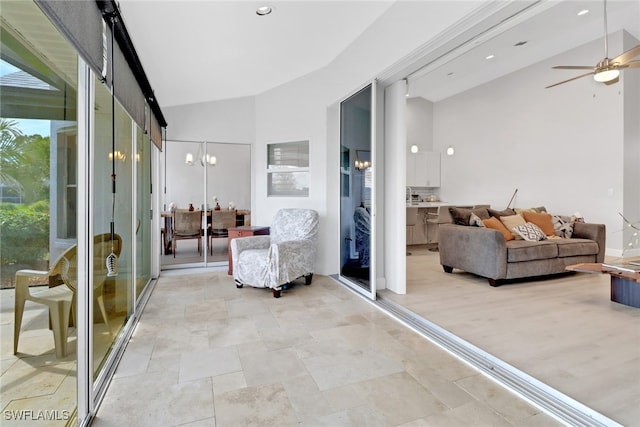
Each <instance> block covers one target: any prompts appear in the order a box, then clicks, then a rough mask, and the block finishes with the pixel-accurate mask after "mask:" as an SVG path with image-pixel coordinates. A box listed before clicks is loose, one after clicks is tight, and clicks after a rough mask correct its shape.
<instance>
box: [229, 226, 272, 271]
mask: <svg viewBox="0 0 640 427" xmlns="http://www.w3.org/2000/svg"><path fill="white" fill-rule="evenodd" d="M228 231H229V237H228V241H227V245H228V247H227V251H228V252H229V271H228V272H227V274H228V275H229V276H231V275H232V274H233V260H232V258H231V241H232V240H233V239H235V238H236V237H249V236H265V235H268V234H269V227H261V226H258V225H245V226H243V227H235V228H229V230H228Z"/></svg>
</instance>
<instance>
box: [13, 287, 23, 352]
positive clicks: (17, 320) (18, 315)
mask: <svg viewBox="0 0 640 427" xmlns="http://www.w3.org/2000/svg"><path fill="white" fill-rule="evenodd" d="M16 280H18V279H16ZM25 302H26V301H25V298H24V295H21V293H20V292H19V291H18V287H16V300H15V307H14V312H13V315H14V320H13V354H18V340H19V339H20V328H21V326H22V316H23V314H24V304H25Z"/></svg>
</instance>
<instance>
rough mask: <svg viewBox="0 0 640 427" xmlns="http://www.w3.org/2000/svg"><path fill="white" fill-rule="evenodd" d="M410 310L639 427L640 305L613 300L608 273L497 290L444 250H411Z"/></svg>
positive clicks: (401, 298)
mask: <svg viewBox="0 0 640 427" xmlns="http://www.w3.org/2000/svg"><path fill="white" fill-rule="evenodd" d="M409 250H410V252H411V253H412V255H411V256H408V257H407V294H406V295H396V294H393V293H391V292H386V291H383V292H384V296H385V297H387V298H389V299H392V300H394V301H396V302H398V303H400V304H402V305H403V306H404V307H406V308H408V309H409V310H411V311H413V312H415V313H417V314H420V315H421V316H422V317H424V318H426V319H428V320H430V321H432V322H434V323H436V324H437V325H439V326H441V327H443V328H445V329H447V330H449V331H450V332H452V333H454V334H456V335H458V336H459V337H461V338H463V339H464V340H466V341H468V342H470V343H472V344H474V345H475V346H477V347H480V348H482V349H483V350H485V351H487V352H489V353H491V354H492V355H494V356H496V357H498V358H500V359H502V360H504V361H505V362H507V363H509V364H510V365H512V366H515V367H516V368H518V369H520V370H521V371H523V372H525V373H527V374H529V375H531V376H533V377H534V378H536V379H538V380H540V381H542V382H544V383H546V384H548V385H550V386H552V387H554V388H555V389H557V390H559V391H560V392H562V393H564V394H566V395H568V396H570V397H572V398H573V399H575V400H577V401H579V402H581V403H583V404H585V405H587V406H589V407H591V408H593V409H595V410H597V411H598V412H600V413H602V414H604V415H606V416H607V417H609V418H611V419H613V420H616V421H617V422H619V423H621V424H623V425H625V426H633V425H640V309H638V308H633V307H628V306H625V305H621V304H618V303H615V302H612V301H610V283H609V280H610V279H609V276H608V275H604V274H603V275H599V274H586V273H576V274H570V275H560V276H557V277H554V278H551V279H545V280H532V281H526V282H519V283H513V284H505V285H502V286H500V287H497V288H492V287H491V286H489V284H488V282H487V280H486V279H484V278H480V277H477V276H474V275H471V274H468V273H465V272H462V271H460V270H454V273H453V274H446V273H444V272H443V271H442V268H441V266H440V264H439V255H438V252H432V251H429V250H427V248H426V247H424V246H411V247H409Z"/></svg>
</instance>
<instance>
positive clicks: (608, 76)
mask: <svg viewBox="0 0 640 427" xmlns="http://www.w3.org/2000/svg"><path fill="white" fill-rule="evenodd" d="M619 75H620V70H615V69H614V70H602V71H600V72H599V73H596V74H594V75H593V80H595V81H597V82H598V83H606V82H609V81H611V80H615V79H617V78H618V76H619Z"/></svg>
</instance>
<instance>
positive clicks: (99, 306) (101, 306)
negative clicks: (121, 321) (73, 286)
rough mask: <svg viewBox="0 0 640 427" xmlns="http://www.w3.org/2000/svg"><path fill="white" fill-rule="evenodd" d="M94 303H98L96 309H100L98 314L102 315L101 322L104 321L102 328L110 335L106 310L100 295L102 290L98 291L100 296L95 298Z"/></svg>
mask: <svg viewBox="0 0 640 427" xmlns="http://www.w3.org/2000/svg"><path fill="white" fill-rule="evenodd" d="M94 292H95V290H94ZM96 301H97V302H98V308H100V313H101V314H102V320H104V326H106V328H107V331H108V332H109V333H111V328H110V327H109V321H108V320H107V310H106V309H105V308H104V297H103V295H102V289H100V295H98V296H97V297H96Z"/></svg>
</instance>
